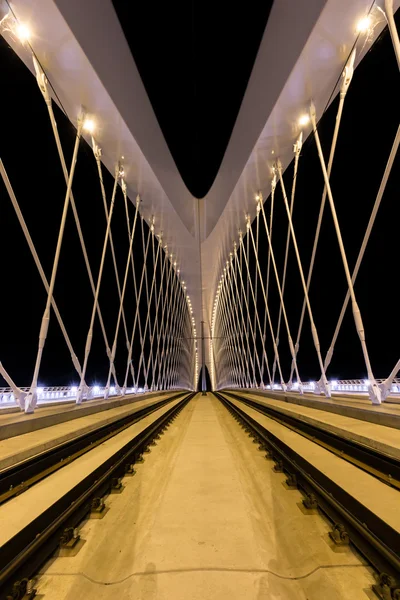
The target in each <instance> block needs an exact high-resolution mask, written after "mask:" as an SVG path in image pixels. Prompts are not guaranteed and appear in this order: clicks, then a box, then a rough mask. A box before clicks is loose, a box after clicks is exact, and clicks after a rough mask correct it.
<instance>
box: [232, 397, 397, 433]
mask: <svg viewBox="0 0 400 600" xmlns="http://www.w3.org/2000/svg"><path fill="white" fill-rule="evenodd" d="M232 391H233V392H239V393H242V392H245V393H247V392H250V390H248V389H247V390H246V389H243V390H239V389H232ZM251 393H252V394H255V395H257V396H258V397H260V396H261V397H262V398H266V397H268V398H271V399H274V400H279V401H281V402H288V403H289V404H297V405H300V406H308V407H310V408H315V409H318V410H322V411H326V412H332V413H336V414H340V415H344V416H347V417H352V418H354V419H360V420H361V421H368V422H369V423H376V424H378V425H385V426H387V427H394V428H396V429H400V404H398V403H397V402H383V403H382V404H380V405H373V404H372V403H371V400H370V399H369V398H368V397H367V396H366V395H365V396H362V395H358V396H357V395H351V396H350V395H347V396H346V395H342V396H336V395H335V396H333V397H332V398H325V397H324V396H317V395H316V394H311V393H305V394H296V393H294V392H275V391H273V392H271V391H268V390H265V391H260V390H251Z"/></svg>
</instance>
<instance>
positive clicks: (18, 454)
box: [0, 393, 175, 471]
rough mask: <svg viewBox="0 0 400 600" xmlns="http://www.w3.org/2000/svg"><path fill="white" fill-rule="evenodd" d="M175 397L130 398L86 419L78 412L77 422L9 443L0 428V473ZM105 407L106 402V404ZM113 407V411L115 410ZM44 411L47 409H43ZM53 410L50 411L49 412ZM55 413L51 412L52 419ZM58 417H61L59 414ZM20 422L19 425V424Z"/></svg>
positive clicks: (75, 420)
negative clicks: (80, 436) (122, 403)
mask: <svg viewBox="0 0 400 600" xmlns="http://www.w3.org/2000/svg"><path fill="white" fill-rule="evenodd" d="M174 395H175V394H173V393H170V394H161V395H154V394H151V397H146V398H139V399H138V398H137V397H133V398H132V397H131V398H130V401H129V403H128V404H126V403H125V406H118V405H117V406H115V404H116V403H115V402H114V403H112V404H111V405H110V407H109V409H108V410H106V411H101V412H93V413H92V414H87V415H86V416H82V415H84V412H85V411H79V408H78V411H77V413H76V415H75V416H76V418H74V420H70V421H65V422H62V423H57V424H56V425H50V426H48V427H46V428H44V429H37V430H35V431H30V432H28V433H24V434H22V435H15V436H14V437H11V438H8V439H5V438H3V439H1V438H2V436H1V424H0V471H1V470H2V469H4V468H6V467H8V466H10V465H15V464H16V463H18V462H20V461H23V460H26V459H28V458H30V457H32V456H35V455H37V454H39V453H40V452H43V451H45V450H49V449H50V448H53V447H54V446H57V445H58V444H61V443H64V442H66V441H68V440H71V439H73V438H75V437H78V436H79V435H84V434H86V433H88V432H89V431H93V430H94V429H98V428H99V427H103V426H104V425H107V424H109V423H112V422H114V421H116V420H118V419H122V418H124V417H127V416H128V415H131V414H133V413H135V412H137V411H138V410H141V409H143V408H146V407H148V406H151V405H153V404H154V405H156V404H158V403H160V402H163V401H164V400H166V399H167V398H168V397H172V396H174ZM103 406H104V400H103ZM113 406H114V408H113ZM43 410H45V409H43ZM48 410H50V409H48ZM37 414H38V413H35V414H34V415H23V417H24V418H25V420H26V419H30V418H31V417H34V416H36V415H37ZM51 414H52V413H51V412H50V415H51ZM56 414H57V415H59V414H60V413H56ZM18 423H21V421H17V424H18Z"/></svg>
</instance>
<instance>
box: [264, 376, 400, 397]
mask: <svg viewBox="0 0 400 600" xmlns="http://www.w3.org/2000/svg"><path fill="white" fill-rule="evenodd" d="M385 381H386V380H385V379H376V382H377V384H378V385H384V384H385ZM329 383H330V388H331V392H332V393H333V394H340V393H346V394H368V392H369V386H370V382H369V381H368V379H338V380H333V381H330V382H329ZM301 387H302V390H303V392H308V393H314V394H318V395H319V394H320V393H321V390H320V387H319V384H318V382H317V381H307V382H302V384H301ZM265 389H266V390H273V391H277V392H279V391H283V387H282V385H281V384H279V383H274V384H273V385H272V386H271V385H266V386H265ZM285 391H291V392H298V391H299V384H298V383H297V381H295V382H294V383H293V385H292V387H291V389H290V390H285ZM388 393H389V394H390V395H391V396H396V395H400V378H396V379H394V380H393V382H392V385H391V387H390V388H389V390H388Z"/></svg>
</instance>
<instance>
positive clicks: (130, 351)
mask: <svg viewBox="0 0 400 600" xmlns="http://www.w3.org/2000/svg"><path fill="white" fill-rule="evenodd" d="M141 218H143V217H141ZM150 235H151V231H150V230H149V235H148V236H147V242H146V247H145V248H144V250H143V266H142V274H141V276H140V284H139V292H138V296H137V299H136V311H135V318H134V321H133V327H132V335H131V340H130V343H129V350H128V358H127V362H126V371H125V379H124V385H123V386H122V394H123V395H125V393H126V388H127V385H128V375H129V371H130V365H131V361H132V351H133V341H134V339H135V332H136V324H137V322H138V320H139V321H140V314H139V312H140V301H141V298H142V289H143V281H144V276H145V272H146V260H147V253H148V250H149V242H150ZM142 241H143V242H144V238H143V230H142ZM140 345H141V346H142V333H141V329H140ZM137 380H138V379H137ZM135 382H136V380H135V379H133V380H132V385H133V386H134V387H135Z"/></svg>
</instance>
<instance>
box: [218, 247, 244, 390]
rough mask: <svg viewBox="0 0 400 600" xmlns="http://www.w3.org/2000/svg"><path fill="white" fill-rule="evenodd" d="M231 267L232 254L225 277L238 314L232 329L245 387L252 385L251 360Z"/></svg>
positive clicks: (225, 270) (227, 263)
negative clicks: (247, 351)
mask: <svg viewBox="0 0 400 600" xmlns="http://www.w3.org/2000/svg"><path fill="white" fill-rule="evenodd" d="M230 267H232V270H233V265H232V256H231V263H229V261H226V269H225V268H224V273H225V277H228V280H229V287H230V297H231V301H232V306H233V307H234V310H235V316H236V321H235V323H232V328H233V329H232V331H235V334H236V336H237V338H236V339H237V349H238V352H239V356H240V358H241V361H242V364H243V374H244V379H245V383H246V385H245V387H251V377H250V368H249V361H248V357H247V353H246V349H245V345H244V335H243V319H242V321H240V319H239V311H238V309H237V306H238V305H239V307H241V303H240V302H239V295H238V293H237V292H236V294H235V292H234V290H233V284H232V280H233V276H232V277H231V273H230ZM236 332H237V333H236ZM239 342H241V347H239Z"/></svg>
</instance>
